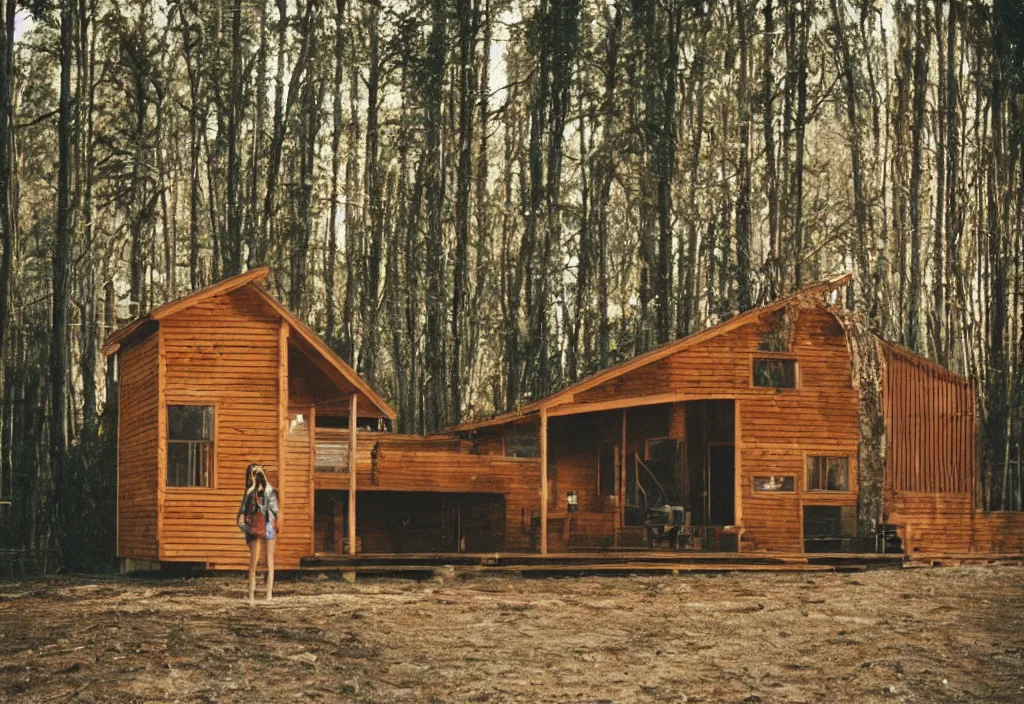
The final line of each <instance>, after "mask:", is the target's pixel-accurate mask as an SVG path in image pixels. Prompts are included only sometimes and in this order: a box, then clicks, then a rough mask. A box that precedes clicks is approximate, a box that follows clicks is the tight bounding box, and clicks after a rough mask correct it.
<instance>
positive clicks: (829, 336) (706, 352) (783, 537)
mask: <svg viewBox="0 0 1024 704" xmlns="http://www.w3.org/2000/svg"><path fill="white" fill-rule="evenodd" d="M792 325H793V326H794V330H793V333H792V344H791V350H790V353H789V354H787V355H785V356H787V357H791V358H794V359H796V360H797V365H798V378H799V382H798V387H797V388H796V389H786V390H778V391H776V390H774V389H766V388H757V387H754V386H753V384H752V378H751V365H752V361H753V358H754V357H756V356H760V355H761V354H762V353H759V352H758V344H759V342H760V338H761V335H762V334H764V333H765V332H767V331H768V325H767V324H764V323H758V322H755V323H751V324H748V325H745V326H742V327H740V328H738V329H735V330H731V331H728V332H726V333H723V334H721V335H719V336H717V337H715V338H712V339H710V340H707V341H706V342H704V343H703V344H701V345H699V346H698V347H693V348H690V349H687V350H683V351H681V352H677V353H675V354H673V355H670V356H668V357H665V358H663V359H661V360H658V361H656V362H653V363H652V364H649V365H647V366H645V367H641V368H639V369H636V370H634V371H631V372H628V373H626V374H624V375H622V376H620V377H617V378H615V379H612V380H610V381H608V382H606V383H604V384H601V385H600V386H596V387H594V388H591V389H588V390H587V391H584V392H583V393H581V394H578V395H577V396H576V397H575V398H574V399H573V400H574V402H575V403H599V402H605V401H612V400H621V399H628V398H631V397H645V396H655V395H663V394H666V393H676V394H678V395H680V396H683V397H686V398H691V399H694V400H698V399H734V400H735V402H736V405H735V409H736V417H737V420H738V422H737V427H736V434H735V443H736V447H737V466H736V471H737V475H738V478H739V499H740V501H739V502H738V503H737V506H736V512H737V518H740V517H742V518H741V521H740V522H741V523H742V525H743V526H744V530H745V533H744V537H745V538H746V539H748V540H752V541H753V543H754V546H755V548H760V549H767V550H778V551H800V550H802V549H803V511H802V507H803V506H804V505H810V504H815V505H850V504H856V502H857V494H856V491H849V492H808V491H806V490H805V488H804V483H805V475H806V472H805V469H804V467H805V461H806V459H805V458H806V456H807V455H808V454H823V455H827V454H835V455H843V456H847V457H849V458H850V478H849V480H850V486H851V487H856V486H857V484H856V482H857V475H856V459H857V445H858V440H859V428H858V424H857V413H858V401H857V391H856V390H855V389H854V388H853V385H852V383H851V375H850V353H849V349H848V347H847V343H846V336H845V334H844V332H843V330H842V328H840V326H839V324H838V323H837V322H836V320H835V318H834V317H833V316H832V315H831V314H830V313H829V312H828V311H827V310H824V309H802V310H800V311H799V315H794V316H793V319H792ZM775 356H778V355H775ZM678 423H679V421H678V420H676V421H675V422H674V423H673V425H674V426H678ZM764 475H769V476H792V477H794V480H795V484H796V491H794V492H791V493H782V492H778V493H769V492H764V493H762V492H755V491H753V488H752V483H753V478H754V477H755V476H764Z"/></svg>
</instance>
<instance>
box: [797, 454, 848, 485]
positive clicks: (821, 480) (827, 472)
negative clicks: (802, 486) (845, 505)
mask: <svg viewBox="0 0 1024 704" xmlns="http://www.w3.org/2000/svg"><path fill="white" fill-rule="evenodd" d="M849 490H850V458H849V457H823V456H814V457H808V458H807V491H849Z"/></svg>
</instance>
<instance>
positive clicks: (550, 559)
mask: <svg viewBox="0 0 1024 704" xmlns="http://www.w3.org/2000/svg"><path fill="white" fill-rule="evenodd" d="M903 561H904V556H903V555H902V554H895V555H894V554H890V555H879V554H874V553H871V554H850V553H771V554H765V553H735V552H696V551H694V552H686V551H684V552H670V551H657V550H604V551H599V552H563V553H549V554H547V555H540V554H537V553H512V552H499V553H406V554H360V555H355V556H348V555H333V554H332V555H327V554H320V555H315V556H313V557H309V558H305V559H304V560H303V561H302V566H301V567H300V569H301V570H303V571H309V572H330V571H338V572H342V573H346V574H348V575H353V574H362V575H368V576H369V575H389V574H391V575H396V576H397V575H403V574H404V575H407V576H418V575H427V576H429V575H430V574H432V573H434V572H435V571H438V570H441V569H444V570H448V571H449V572H450V571H454V573H455V574H465V575H470V574H489V573H494V574H502V573H513V574H516V573H518V574H522V575H524V576H526V575H529V576H580V575H591V574H630V573H637V574H679V573H682V572H731V571H746V572H754V571H757V572H760V571H777V572H816V571H840V570H842V571H846V570H849V571H858V570H866V569H872V568H877V567H899V566H901V565H902V564H903Z"/></svg>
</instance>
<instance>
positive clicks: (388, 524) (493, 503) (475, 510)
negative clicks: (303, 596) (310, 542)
mask: <svg viewBox="0 0 1024 704" xmlns="http://www.w3.org/2000/svg"><path fill="white" fill-rule="evenodd" d="M315 499H316V501H315V510H316V514H315V521H314V523H315V528H316V532H315V535H314V547H315V549H316V552H318V553H340V552H341V551H342V547H343V544H344V534H345V531H346V530H347V526H348V521H347V512H348V492H346V491H317V492H316V497H315ZM356 536H357V537H358V540H359V545H360V551H361V552H366V553H403V552H404V553H410V552H411V553H415V552H499V551H501V550H504V549H505V497H504V496H502V495H501V494H453V493H442V492H429V491H421V492H402V491H363V492H359V493H358V494H357V495H356Z"/></svg>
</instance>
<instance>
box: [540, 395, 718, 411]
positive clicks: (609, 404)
mask: <svg viewBox="0 0 1024 704" xmlns="http://www.w3.org/2000/svg"><path fill="white" fill-rule="evenodd" d="M735 398H736V394H715V393H710V394H709V393H707V392H704V393H700V392H697V393H692V392H691V393H668V394H654V395H651V396H633V397H630V398H617V399H613V400H611V401H600V402H594V403H565V404H562V405H560V406H552V407H551V408H548V409H547V410H548V416H549V417H553V416H568V415H577V414H579V413H596V412H598V411H611V410H617V409H619V408H635V407H637V406H656V405H659V404H663V403H680V402H682V401H731V400H734V399H735Z"/></svg>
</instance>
